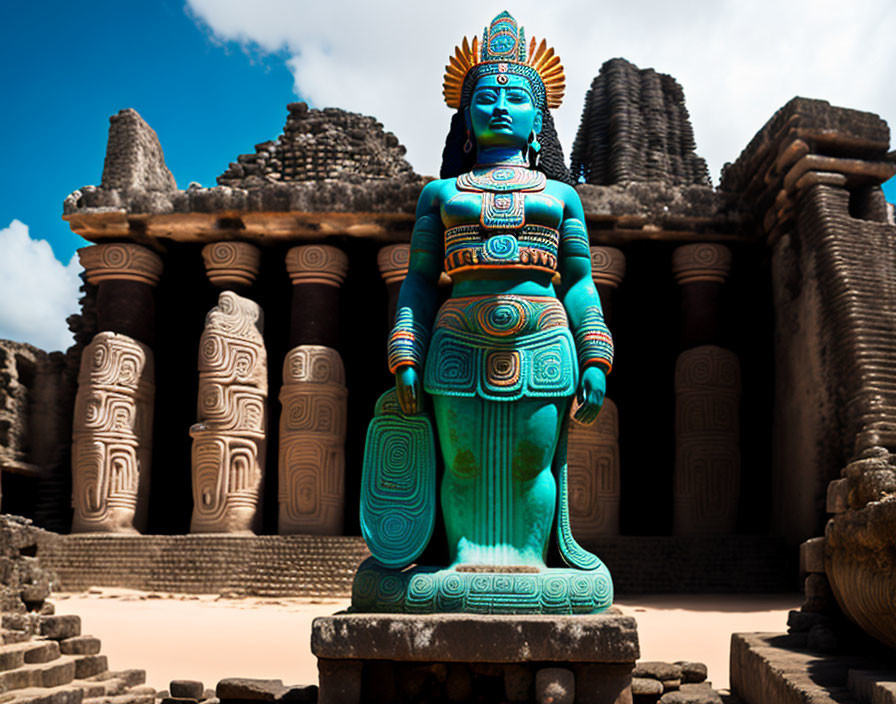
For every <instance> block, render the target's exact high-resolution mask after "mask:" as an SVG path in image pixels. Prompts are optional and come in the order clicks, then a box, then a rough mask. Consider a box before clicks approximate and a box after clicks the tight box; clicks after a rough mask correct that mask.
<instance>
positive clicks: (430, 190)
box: [420, 178, 456, 200]
mask: <svg viewBox="0 0 896 704" xmlns="http://www.w3.org/2000/svg"><path fill="white" fill-rule="evenodd" d="M455 180H456V179H453V178H437V179H435V180H433V181H430V182H429V183H427V184H426V185H425V186H424V187H423V190H422V191H420V200H423V199H424V198H426V199H430V198H439V197H441V196H442V195H444V193H445V191H446V189H453V188H454V182H455Z"/></svg>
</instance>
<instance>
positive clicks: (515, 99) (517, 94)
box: [507, 90, 529, 103]
mask: <svg viewBox="0 0 896 704" xmlns="http://www.w3.org/2000/svg"><path fill="white" fill-rule="evenodd" d="M507 100H509V101H510V102H511V103H526V102H528V100H529V96H528V95H527V94H526V92H525V91H522V90H512V91H510V92H509V93H508V94H507Z"/></svg>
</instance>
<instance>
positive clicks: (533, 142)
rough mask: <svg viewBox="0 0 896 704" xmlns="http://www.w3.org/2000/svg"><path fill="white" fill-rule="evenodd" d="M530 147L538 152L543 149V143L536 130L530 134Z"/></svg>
mask: <svg viewBox="0 0 896 704" xmlns="http://www.w3.org/2000/svg"><path fill="white" fill-rule="evenodd" d="M529 149H531V150H532V151H533V152H535V153H536V154H538V152H540V151H541V143H540V142H539V141H538V135H536V134H535V133H534V132H533V133H532V134H530V135H529Z"/></svg>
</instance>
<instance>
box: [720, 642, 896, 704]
mask: <svg viewBox="0 0 896 704" xmlns="http://www.w3.org/2000/svg"><path fill="white" fill-rule="evenodd" d="M798 635H799V634H797V635H790V636H789V635H784V634H777V633H734V634H733V635H732V636H731V690H732V692H734V694H736V695H737V696H738V697H740V699H742V700H743V702H744V704H847V703H850V704H852V703H853V702H869V703H872V702H873V703H874V704H877V702H881V704H883V703H884V702H888V701H891V700H889V699H886V698H885V697H886V696H887V695H888V694H889V693H890V689H891V688H892V685H893V682H894V681H896V668H894V667H893V662H892V659H891V656H890V655H889V654H888V651H886V650H885V649H881V651H880V653H879V654H875V653H864V654H860V655H848V654H835V655H831V654H825V653H821V652H819V651H817V650H812V649H810V648H806V647H802V644H804V643H805V639H800V638H799V637H798ZM869 694H870V696H869ZM875 697H876V698H875ZM894 701H896V700H894Z"/></svg>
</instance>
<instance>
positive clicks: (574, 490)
mask: <svg viewBox="0 0 896 704" xmlns="http://www.w3.org/2000/svg"><path fill="white" fill-rule="evenodd" d="M591 276H592V278H593V280H594V285H595V286H596V287H597V290H598V293H600V300H601V305H602V306H603V309H604V318H605V320H606V322H607V325H608V326H610V327H612V324H613V320H612V312H613V296H612V293H613V291H614V290H615V289H616V288H617V287H618V286H619V284H620V283H622V279H623V277H624V276H625V255H623V253H622V252H620V251H619V250H618V249H615V248H614V247H592V248H591ZM567 462H568V472H569V475H568V476H569V519H570V522H571V524H572V529H573V534H574V535H575V536H576V538H578V539H579V540H580V541H582V542H583V543H586V544H587V543H589V542H591V541H594V540H596V539H598V538H600V537H601V536H607V535H619V498H620V490H619V487H620V478H619V411H618V409H617V408H616V404H615V403H613V401H612V400H611V399H609V398H604V405H603V408H602V409H601V412H600V415H599V416H598V418H597V422H596V423H595V424H594V425H591V426H586V425H582V424H581V423H578V422H576V421H575V420H570V423H569V449H568V454H567Z"/></svg>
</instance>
